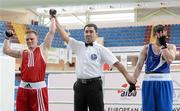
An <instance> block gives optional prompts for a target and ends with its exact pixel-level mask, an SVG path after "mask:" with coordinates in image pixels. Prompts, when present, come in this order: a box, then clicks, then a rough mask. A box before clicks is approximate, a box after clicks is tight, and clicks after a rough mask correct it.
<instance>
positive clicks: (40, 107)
mask: <svg viewBox="0 0 180 111" xmlns="http://www.w3.org/2000/svg"><path fill="white" fill-rule="evenodd" d="M37 100H38V111H46V109H45V106H44V99H43V95H42V90H41V89H37Z"/></svg>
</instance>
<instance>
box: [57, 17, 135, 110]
mask: <svg viewBox="0 0 180 111" xmlns="http://www.w3.org/2000/svg"><path fill="white" fill-rule="evenodd" d="M56 25H57V30H58V31H59V32H60V34H61V37H62V38H63V40H64V41H65V42H66V43H67V44H68V46H69V47H70V48H71V49H72V51H73V52H74V53H75V54H76V57H77V59H76V75H77V81H76V82H75V83H74V86H73V89H74V111H88V108H89V111H104V101H103V90H102V79H101V76H102V74H103V70H102V66H103V64H104V63H108V64H109V65H111V66H115V67H116V68H117V69H118V70H119V71H120V72H121V73H122V74H123V76H124V77H125V78H126V80H127V82H128V83H133V84H135V82H136V81H135V79H133V78H132V77H131V76H130V75H128V73H127V71H126V69H125V68H124V66H123V65H122V64H121V63H120V62H119V61H118V59H117V58H116V57H115V56H114V55H113V54H112V52H110V51H109V50H108V49H107V48H105V47H104V46H102V45H100V44H98V43H97V42H95V40H96V38H97V37H98V34H97V26H96V25H95V24H87V25H85V26H84V37H85V42H82V41H77V40H75V39H73V38H70V37H69V36H68V34H67V33H66V32H65V30H64V29H63V28H62V26H61V25H60V24H59V22H58V20H57V19H56Z"/></svg>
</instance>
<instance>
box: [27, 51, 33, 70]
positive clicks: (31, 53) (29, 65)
mask: <svg viewBox="0 0 180 111" xmlns="http://www.w3.org/2000/svg"><path fill="white" fill-rule="evenodd" d="M32 66H34V53H33V52H32V51H30V52H29V54H28V67H32Z"/></svg>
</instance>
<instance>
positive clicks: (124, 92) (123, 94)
mask: <svg viewBox="0 0 180 111" xmlns="http://www.w3.org/2000/svg"><path fill="white" fill-rule="evenodd" d="M138 87H139V86H136V88H138ZM128 88H129V85H128V84H127V83H125V84H122V85H121V89H119V90H118V91H117V92H118V93H119V94H120V95H121V97H135V96H136V95H137V91H132V92H129V91H128Z"/></svg>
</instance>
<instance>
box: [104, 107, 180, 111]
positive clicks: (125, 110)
mask: <svg viewBox="0 0 180 111" xmlns="http://www.w3.org/2000/svg"><path fill="white" fill-rule="evenodd" d="M104 111H142V108H140V107H107V108H105V109H104ZM173 111H180V107H174V108H173Z"/></svg>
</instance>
